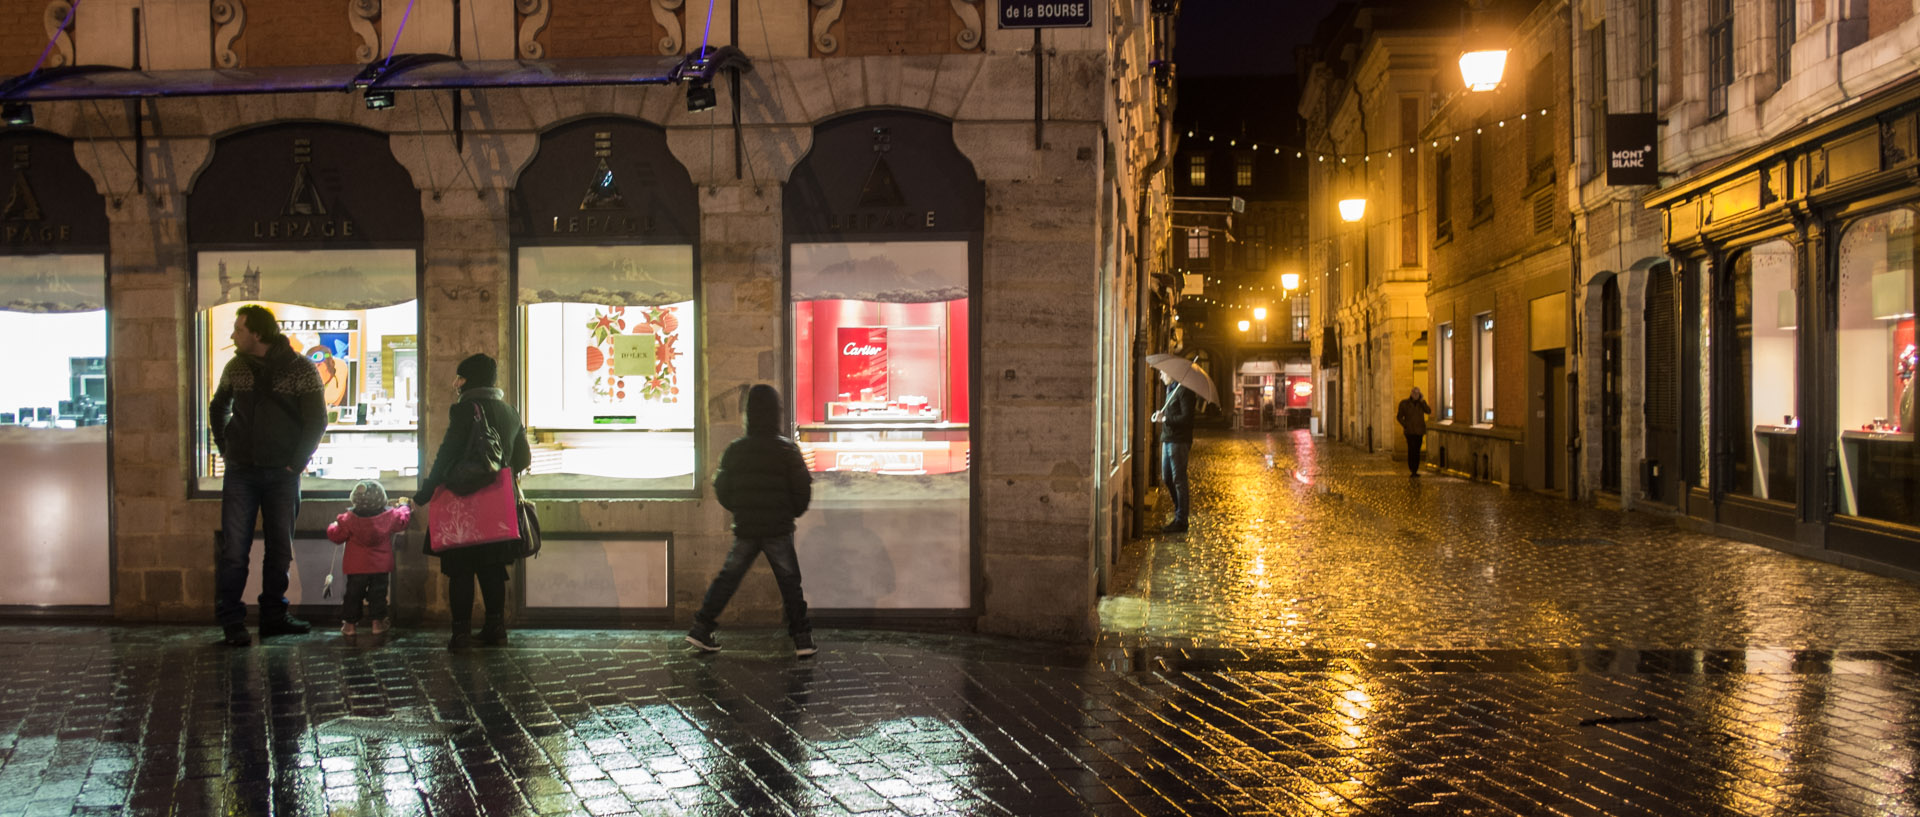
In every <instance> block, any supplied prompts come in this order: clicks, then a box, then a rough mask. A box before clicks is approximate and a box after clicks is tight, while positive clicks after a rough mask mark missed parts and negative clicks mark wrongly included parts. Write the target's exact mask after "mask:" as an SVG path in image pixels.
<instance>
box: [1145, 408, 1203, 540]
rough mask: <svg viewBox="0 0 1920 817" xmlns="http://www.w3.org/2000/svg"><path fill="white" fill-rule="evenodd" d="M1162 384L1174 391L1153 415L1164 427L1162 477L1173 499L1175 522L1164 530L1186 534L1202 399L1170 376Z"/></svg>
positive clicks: (1162, 437) (1162, 428)
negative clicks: (1189, 479)
mask: <svg viewBox="0 0 1920 817" xmlns="http://www.w3.org/2000/svg"><path fill="white" fill-rule="evenodd" d="M1160 380H1161V382H1164V383H1166V384H1167V385H1168V386H1171V387H1172V389H1173V390H1172V391H1169V392H1167V402H1166V404H1165V405H1163V406H1161V407H1160V410H1159V411H1156V412H1154V413H1153V418H1152V419H1153V421H1154V422H1156V423H1159V424H1160V475H1161V480H1162V481H1163V482H1165V483H1166V485H1167V494H1168V495H1169V496H1170V497H1172V498H1173V521H1171V522H1168V523H1167V526H1166V527H1164V528H1161V529H1160V530H1161V532H1162V533H1185V532H1186V530H1187V500H1188V492H1187V454H1188V452H1190V451H1191V450H1192V449H1193V418H1194V415H1195V414H1198V413H1199V409H1200V405H1199V404H1200V396H1199V395H1197V394H1194V393H1193V392H1192V391H1191V390H1189V389H1187V387H1185V386H1182V385H1180V384H1178V383H1175V382H1173V378H1172V377H1169V376H1168V375H1167V373H1166V372H1161V373H1160Z"/></svg>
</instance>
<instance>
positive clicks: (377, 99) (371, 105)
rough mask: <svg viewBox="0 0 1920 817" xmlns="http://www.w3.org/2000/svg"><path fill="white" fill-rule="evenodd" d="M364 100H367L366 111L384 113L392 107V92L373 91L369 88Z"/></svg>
mask: <svg viewBox="0 0 1920 817" xmlns="http://www.w3.org/2000/svg"><path fill="white" fill-rule="evenodd" d="M366 100H367V110H369V111H384V110H386V109H388V108H391V107H393V92H392V91H375V90H373V89H371V88H369V89H367V95H366Z"/></svg>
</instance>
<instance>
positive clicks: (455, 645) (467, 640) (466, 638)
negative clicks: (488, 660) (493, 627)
mask: <svg viewBox="0 0 1920 817" xmlns="http://www.w3.org/2000/svg"><path fill="white" fill-rule="evenodd" d="M472 648H473V628H472V627H471V626H470V625H467V624H455V625H453V638H450V639H448V640H447V652H460V651H462V650H468V649H472Z"/></svg>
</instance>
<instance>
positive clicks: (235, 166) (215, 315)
mask: <svg viewBox="0 0 1920 817" xmlns="http://www.w3.org/2000/svg"><path fill="white" fill-rule="evenodd" d="M346 180H352V183H351V184H349V183H347V181H346ZM407 180H408V176H407V174H406V173H405V171H403V170H402V169H401V168H400V167H399V165H398V163H397V162H395V161H394V160H393V158H392V156H391V154H389V153H388V151H387V137H386V136H385V135H383V134H378V133H374V132H371V131H364V130H360V129H357V128H349V127H343V126H337V125H278V126H272V127H266V128H259V129H256V130H250V131H244V132H242V133H239V134H236V135H234V136H230V137H227V138H225V139H222V140H220V141H219V142H218V143H217V144H216V146H215V148H214V155H213V159H212V161H211V163H210V164H209V166H208V168H207V170H206V171H205V172H204V173H202V174H201V177H200V179H199V180H198V181H197V182H196V184H195V186H194V190H193V193H192V195H191V196H190V197H189V199H188V229H189V238H190V239H191V241H192V243H193V265H194V272H193V283H194V286H193V291H194V308H195V314H196V318H197V319H196V321H195V333H194V349H195V354H194V372H195V376H194V384H195V389H194V392H193V398H194V401H195V406H196V408H197V410H198V411H200V412H204V411H205V408H206V405H207V401H208V398H209V397H210V396H211V395H212V394H213V392H214V389H215V388H217V387H218V385H219V378H220V373H221V371H223V370H224V368H225V366H226V364H227V362H228V361H229V360H231V359H232V357H233V354H234V351H233V347H232V342H231V341H230V340H229V339H228V334H229V332H230V331H231V329H232V327H233V322H234V316H235V312H236V311H237V310H238V309H239V308H240V307H241V306H244V305H247V304H260V305H263V306H266V307H267V308H269V309H271V310H273V313H274V316H275V317H276V318H278V319H279V322H280V329H281V331H282V332H283V333H284V334H285V335H286V336H287V337H288V339H289V340H291V341H292V343H293V345H294V349H295V351H298V352H300V353H301V354H304V355H306V357H307V358H308V359H309V360H311V361H313V364H314V366H315V368H316V369H317V370H318V371H319V373H320V380H321V382H322V384H323V385H324V387H325V389H326V393H325V397H326V404H327V432H326V435H325V436H324V437H322V438H321V441H320V448H319V450H318V451H316V452H315V453H314V456H313V459H312V460H311V461H310V462H309V463H308V466H307V472H306V475H305V479H303V481H302V485H301V490H302V492H303V493H305V494H310V495H312V494H318V495H327V494H332V493H340V494H344V493H345V492H347V491H349V490H351V489H352V487H353V485H354V483H355V482H357V481H359V480H363V479H378V480H380V482H381V484H382V485H384V486H385V487H386V489H387V491H388V492H390V493H404V492H406V491H409V490H411V489H412V488H414V487H415V486H416V485H417V484H418V478H419V469H420V443H419V418H420V408H421V404H422V390H423V388H424V387H425V386H424V384H423V383H422V382H421V380H420V367H419V344H420V312H419V295H418V289H419V286H418V280H419V273H418V269H419V261H418V256H419V253H418V249H417V245H418V244H419V241H420V229H421V218H420V211H419V206H418V202H419V194H418V193H417V192H416V191H415V190H414V189H413V188H412V186H411V185H410V184H408V181H407ZM198 425H199V428H198V433H197V434H196V435H195V439H196V441H197V448H196V451H197V452H198V453H197V455H196V457H195V471H194V477H195V487H196V488H197V489H198V490H199V491H202V492H207V493H215V492H218V491H219V490H220V481H221V476H222V474H223V473H224V472H225V463H224V462H222V460H221V458H220V454H219V452H218V451H216V450H215V449H214V446H213V444H212V441H211V440H210V439H209V438H208V436H207V430H206V423H205V422H204V420H203V421H202V422H200V423H199V424H198Z"/></svg>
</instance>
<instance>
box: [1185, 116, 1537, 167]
mask: <svg viewBox="0 0 1920 817" xmlns="http://www.w3.org/2000/svg"><path fill="white" fill-rule="evenodd" d="M1552 110H1553V109H1552V108H1539V109H1532V108H1529V109H1527V110H1524V111H1519V112H1517V113H1515V114H1513V115H1511V116H1505V117H1501V118H1500V119H1498V120H1495V121H1494V123H1493V124H1491V125H1487V126H1484V127H1483V126H1475V127H1471V128H1466V129H1464V130H1459V131H1454V132H1451V133H1438V134H1433V135H1431V136H1428V137H1426V138H1425V139H1422V140H1420V141H1422V142H1426V143H1427V145H1426V147H1428V148H1429V149H1432V148H1438V147H1440V146H1441V145H1443V144H1446V143H1449V142H1458V141H1460V140H1462V139H1464V138H1466V137H1468V136H1478V135H1480V134H1482V133H1484V132H1485V130H1486V128H1488V127H1491V128H1504V127H1506V126H1507V124H1508V123H1510V122H1524V121H1527V120H1528V119H1529V118H1532V117H1540V116H1546V115H1548V113H1549V112H1550V111H1552ZM1186 134H1187V138H1188V139H1196V140H1197V139H1205V140H1207V142H1209V143H1212V144H1220V143H1225V144H1226V146H1227V147H1239V146H1240V145H1241V144H1242V143H1245V144H1246V146H1247V149H1249V150H1253V151H1262V152H1264V151H1269V150H1270V151H1272V152H1273V153H1274V155H1276V156H1284V155H1286V154H1288V153H1292V154H1293V158H1295V159H1302V160H1307V161H1314V162H1325V161H1327V160H1329V159H1332V160H1334V161H1336V162H1338V163H1339V164H1346V163H1348V162H1349V161H1357V162H1371V161H1373V157H1375V156H1381V157H1385V158H1388V159H1391V158H1393V157H1394V156H1395V155H1396V154H1400V153H1417V152H1418V149H1419V148H1420V147H1421V145H1420V143H1419V142H1414V143H1401V144H1398V145H1393V146H1391V147H1387V148H1382V149H1380V150H1374V151H1368V152H1359V153H1341V152H1339V151H1331V152H1330V151H1324V150H1310V149H1308V148H1306V147H1303V146H1300V145H1291V144H1287V143H1286V142H1285V141H1284V140H1278V139H1274V140H1266V139H1251V138H1249V137H1247V136H1244V135H1239V136H1236V135H1231V134H1222V133H1216V132H1209V131H1207V130H1205V129H1202V128H1192V127H1190V128H1188V129H1187V131H1186Z"/></svg>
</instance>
